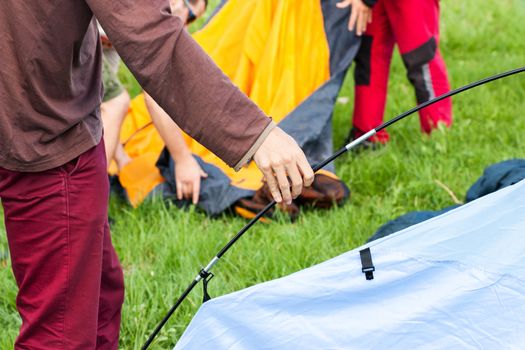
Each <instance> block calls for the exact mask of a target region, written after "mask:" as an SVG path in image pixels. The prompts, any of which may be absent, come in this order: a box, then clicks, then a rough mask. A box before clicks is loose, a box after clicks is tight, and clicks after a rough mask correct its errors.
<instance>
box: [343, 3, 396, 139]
mask: <svg viewBox="0 0 525 350" xmlns="http://www.w3.org/2000/svg"><path fill="white" fill-rule="evenodd" d="M372 18H373V20H372V23H370V24H369V26H368V28H367V30H366V33H365V35H364V36H363V38H362V43H361V47H360V49H359V52H358V54H357V56H356V68H355V83H356V86H355V105H354V115H353V121H352V123H353V125H354V127H355V128H357V129H358V134H357V136H360V134H362V133H364V132H367V131H369V130H371V129H373V128H376V127H377V126H379V125H380V124H381V123H382V122H383V115H384V113H385V103H386V94H387V87H388V75H389V72H390V62H391V60H392V52H393V50H394V36H393V33H392V29H391V27H390V23H389V19H388V17H387V14H386V11H385V7H384V3H383V0H379V1H378V2H377V3H376V5H375V6H374V9H373V12H372ZM372 141H379V142H383V143H384V142H386V141H388V134H387V132H386V131H384V130H382V131H380V132H379V133H377V135H376V136H374V138H372Z"/></svg>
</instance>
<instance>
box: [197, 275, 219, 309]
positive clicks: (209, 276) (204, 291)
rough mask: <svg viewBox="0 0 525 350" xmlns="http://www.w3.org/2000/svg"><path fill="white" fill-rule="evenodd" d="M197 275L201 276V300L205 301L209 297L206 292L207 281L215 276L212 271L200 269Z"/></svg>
mask: <svg viewBox="0 0 525 350" xmlns="http://www.w3.org/2000/svg"><path fill="white" fill-rule="evenodd" d="M199 276H201V278H202V302H203V303H205V302H207V301H208V300H210V299H211V297H210V294H208V282H210V280H211V279H212V278H213V277H214V276H215V275H214V274H213V273H211V272H208V271H205V270H204V269H201V271H200V272H199Z"/></svg>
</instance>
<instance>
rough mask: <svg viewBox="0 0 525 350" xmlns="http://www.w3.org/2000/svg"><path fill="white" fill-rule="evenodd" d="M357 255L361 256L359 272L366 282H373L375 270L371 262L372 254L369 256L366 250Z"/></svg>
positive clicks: (368, 249) (368, 251)
mask: <svg viewBox="0 0 525 350" xmlns="http://www.w3.org/2000/svg"><path fill="white" fill-rule="evenodd" d="M359 255H360V256H361V265H362V268H361V271H362V272H363V273H364V274H365V277H366V279H367V280H368V281H369V280H373V279H374V271H375V270H376V268H375V267H374V263H373V262H372V254H370V248H366V249H363V250H361V251H359Z"/></svg>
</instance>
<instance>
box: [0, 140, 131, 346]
mask: <svg viewBox="0 0 525 350" xmlns="http://www.w3.org/2000/svg"><path fill="white" fill-rule="evenodd" d="M108 187H109V186H108V178H107V173H106V159H105V154H104V144H103V142H101V143H100V144H99V145H98V146H96V147H93V148H92V149H91V150H89V151H87V152H86V153H84V154H82V155H81V156H79V157H78V158H76V159H74V160H72V161H71V162H69V163H67V164H65V165H63V166H61V167H58V168H55V169H51V170H47V171H43V172H39V173H21V172H14V171H9V170H6V169H2V168H0V198H1V199H2V204H3V207H4V214H5V225H6V229H7V239H8V243H9V250H10V255H11V262H12V267H13V273H14V275H15V279H16V282H17V284H18V288H19V291H18V296H17V299H16V304H17V308H18V312H19V313H20V316H21V317H22V326H21V328H20V334H19V336H18V338H17V340H16V343H15V349H31V350H37V349H38V350H40V349H54V350H56V349H75V350H79V349H117V348H118V336H119V328H120V312H121V307H122V302H123V297H124V280H123V275H122V270H121V267H120V264H119V261H118V258H117V255H116V254H115V250H114V249H113V246H112V244H111V236H110V233H109V226H108V219H107V218H108V216H107V215H108V213H107V209H108V196H109V193H108V191H109V188H108Z"/></svg>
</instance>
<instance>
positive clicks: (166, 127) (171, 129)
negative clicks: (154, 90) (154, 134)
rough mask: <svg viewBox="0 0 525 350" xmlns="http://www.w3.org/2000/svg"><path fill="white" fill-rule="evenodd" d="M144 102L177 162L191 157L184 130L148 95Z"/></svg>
mask: <svg viewBox="0 0 525 350" xmlns="http://www.w3.org/2000/svg"><path fill="white" fill-rule="evenodd" d="M144 100H145V101H146V106H147V108H148V111H149V113H150V115H151V120H152V121H153V124H154V125H155V128H156V129H157V131H158V132H159V134H160V137H161V138H162V140H163V141H164V144H165V145H166V147H167V148H168V151H169V152H170V154H171V156H172V157H173V159H174V160H175V162H177V161H178V160H179V161H180V160H181V159H182V158H185V157H188V156H191V151H190V149H189V148H188V146H187V145H186V142H185V141H184V137H183V136H182V130H181V129H180V128H179V127H178V126H177V124H175V122H174V121H173V120H172V119H171V118H170V116H169V115H168V114H167V113H166V112H165V111H164V110H163V109H162V108H161V107H160V106H159V105H158V104H157V103H156V102H155V101H154V100H153V98H152V97H151V96H150V95H148V94H147V93H144Z"/></svg>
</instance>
